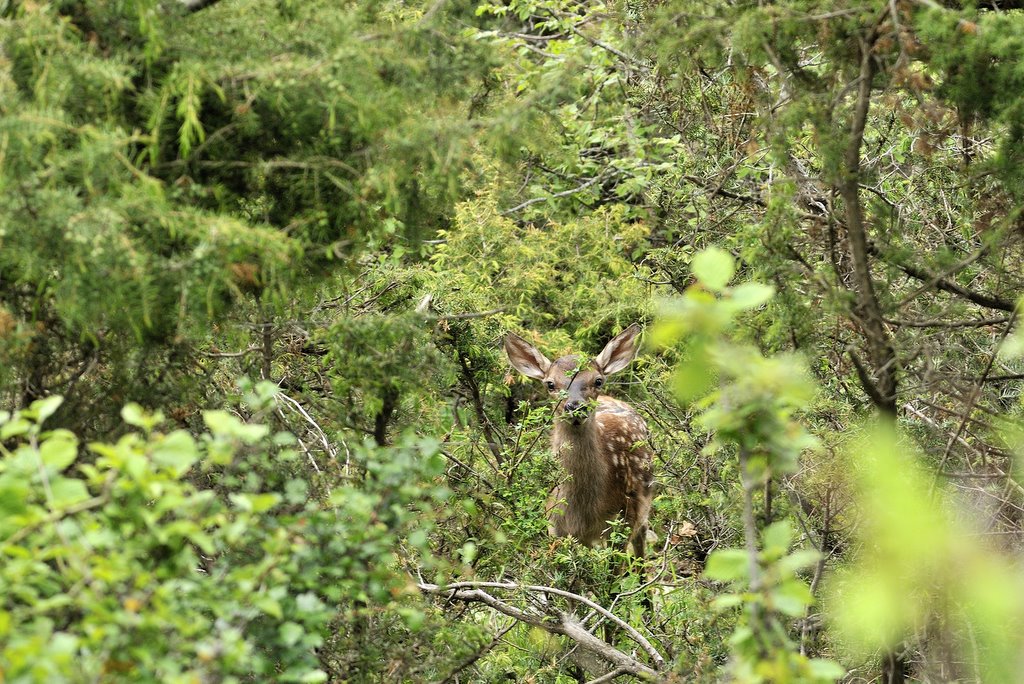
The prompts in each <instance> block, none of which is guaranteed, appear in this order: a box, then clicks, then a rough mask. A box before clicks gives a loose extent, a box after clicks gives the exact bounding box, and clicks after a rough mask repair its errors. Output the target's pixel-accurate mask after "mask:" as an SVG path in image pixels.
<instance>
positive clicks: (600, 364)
mask: <svg viewBox="0 0 1024 684" xmlns="http://www.w3.org/2000/svg"><path fill="white" fill-rule="evenodd" d="M639 335H640V326H639V325H637V324H636V323H634V324H633V325H631V326H629V327H628V328H626V329H625V330H623V331H622V332H620V333H619V334H618V335H616V336H615V337H613V338H612V340H611V342H609V343H608V344H606V345H605V346H604V349H602V350H601V353H600V354H598V355H597V358H596V359H594V365H596V366H597V368H598V370H600V371H601V372H602V373H604V374H605V375H611V374H612V373H618V372H619V371H620V370H622V369H623V368H625V367H626V366H628V365H629V362H630V361H632V360H633V357H634V356H636V350H637V346H638V345H637V343H638V342H639Z"/></svg>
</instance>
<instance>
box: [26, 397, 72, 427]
mask: <svg viewBox="0 0 1024 684" xmlns="http://www.w3.org/2000/svg"><path fill="white" fill-rule="evenodd" d="M63 403H64V397H61V396H57V395H55V396H52V397H46V398H45V399H37V400H36V401H33V402H32V405H31V406H29V412H30V414H31V415H33V416H35V419H36V423H40V424H42V423H43V422H44V421H45V420H46V419H47V418H49V417H50V416H52V415H53V414H54V413H56V412H57V409H59V408H60V405H61V404H63Z"/></svg>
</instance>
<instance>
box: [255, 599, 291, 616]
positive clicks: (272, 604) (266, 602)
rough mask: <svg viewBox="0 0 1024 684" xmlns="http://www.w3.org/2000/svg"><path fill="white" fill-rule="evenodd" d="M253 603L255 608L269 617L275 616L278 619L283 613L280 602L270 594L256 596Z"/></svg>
mask: <svg viewBox="0 0 1024 684" xmlns="http://www.w3.org/2000/svg"><path fill="white" fill-rule="evenodd" d="M253 605H255V606H256V607H257V608H259V609H260V610H262V611H263V612H264V613H266V614H267V615H269V616H270V617H272V618H277V619H278V620H280V619H281V617H282V616H283V615H284V613H283V611H282V610H281V604H280V603H279V602H278V601H277V599H274V598H272V597H270V596H266V595H264V596H257V597H256V598H255V600H253Z"/></svg>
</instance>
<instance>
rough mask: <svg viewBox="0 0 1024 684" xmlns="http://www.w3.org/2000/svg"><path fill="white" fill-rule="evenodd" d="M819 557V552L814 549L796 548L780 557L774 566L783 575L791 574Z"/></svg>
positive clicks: (815, 561) (811, 563)
mask: <svg viewBox="0 0 1024 684" xmlns="http://www.w3.org/2000/svg"><path fill="white" fill-rule="evenodd" d="M820 559H821V554H820V553H818V552H817V551H815V550H814V549H798V550H796V551H794V552H793V553H791V554H789V555H788V556H783V557H782V558H780V559H779V560H778V561H777V562H776V564H775V567H777V568H778V570H779V573H780V574H781V575H783V576H788V575H792V574H793V573H794V572H796V571H797V570H799V569H801V568H806V567H808V566H811V565H814V564H815V563H817V562H818V561H819V560H820Z"/></svg>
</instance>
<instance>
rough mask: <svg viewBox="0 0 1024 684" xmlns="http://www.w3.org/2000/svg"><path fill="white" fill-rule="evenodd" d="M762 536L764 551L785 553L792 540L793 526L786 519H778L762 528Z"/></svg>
mask: <svg viewBox="0 0 1024 684" xmlns="http://www.w3.org/2000/svg"><path fill="white" fill-rule="evenodd" d="M762 538H763V539H764V548H765V550H766V551H777V552H779V553H785V552H786V551H787V550H788V549H789V545H790V543H791V542H792V541H793V528H792V527H791V526H790V524H789V521H788V520H779V521H778V522H774V523H772V524H771V525H769V526H768V527H766V528H765V529H764V532H763V533H762Z"/></svg>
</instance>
